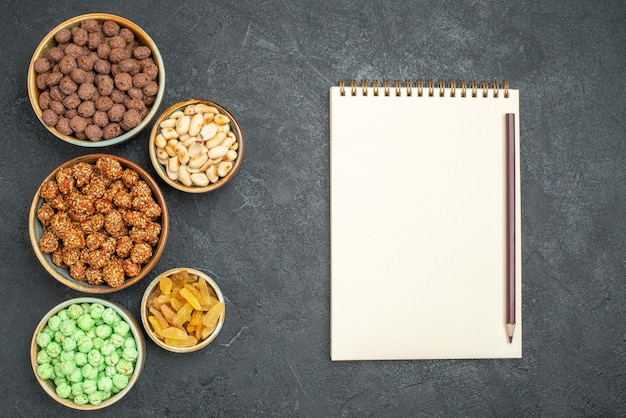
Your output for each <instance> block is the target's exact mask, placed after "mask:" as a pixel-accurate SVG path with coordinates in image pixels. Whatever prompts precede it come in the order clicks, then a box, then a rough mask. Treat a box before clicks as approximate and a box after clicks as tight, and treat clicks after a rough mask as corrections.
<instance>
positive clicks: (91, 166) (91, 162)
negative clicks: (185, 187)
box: [28, 154, 169, 294]
mask: <svg viewBox="0 0 626 418" xmlns="http://www.w3.org/2000/svg"><path fill="white" fill-rule="evenodd" d="M28 223H29V235H30V241H31V244H32V246H33V250H34V251H35V255H36V256H37V259H38V260H39V261H40V263H41V264H42V266H43V267H44V268H45V270H46V271H47V272H48V273H50V274H51V275H52V276H53V277H54V278H55V279H57V280H58V281H59V282H61V283H63V284H64V285H66V286H68V287H70V288H72V289H74V290H78V291H81V292H85V293H92V294H101V293H109V292H114V291H117V290H121V289H124V288H126V287H129V286H132V285H133V284H135V283H137V282H138V281H140V280H141V279H142V278H144V277H145V276H146V275H147V274H148V273H149V272H150V271H151V270H152V269H153V268H154V266H155V265H156V263H157V261H158V260H159V258H160V256H161V254H162V253H163V250H164V248H165V243H166V241H167V236H168V227H169V216H168V212H167V206H166V204H165V200H164V198H163V194H162V192H161V190H160V188H159V186H158V185H157V183H156V182H155V181H154V179H153V178H152V177H150V175H149V174H148V173H147V172H146V171H145V170H144V169H143V168H141V167H140V166H139V165H137V164H135V163H133V162H132V161H129V160H126V159H124V158H122V157H119V156H115V155H110V154H89V155H83V156H79V157H76V158H73V159H71V160H69V161H67V162H65V163H63V164H61V165H60V166H59V167H57V168H56V169H55V170H54V171H52V173H50V174H49V175H48V176H47V177H46V178H45V179H44V180H43V182H42V183H41V186H40V187H39V189H38V190H37V192H36V193H35V196H34V198H33V201H32V204H31V207H30V212H29V218H28Z"/></svg>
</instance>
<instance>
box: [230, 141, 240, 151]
mask: <svg viewBox="0 0 626 418" xmlns="http://www.w3.org/2000/svg"><path fill="white" fill-rule="evenodd" d="M228 149H230V150H233V151H237V150H238V149H239V142H235V143H234V144H233V145H231V146H230V148H228Z"/></svg>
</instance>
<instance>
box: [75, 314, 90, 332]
mask: <svg viewBox="0 0 626 418" xmlns="http://www.w3.org/2000/svg"><path fill="white" fill-rule="evenodd" d="M94 324H95V321H94V320H93V318H92V317H91V316H90V315H87V314H83V315H81V316H79V317H78V319H77V320H76V325H78V328H80V329H82V330H83V331H85V332H87V331H88V330H90V329H91V328H93V326H94Z"/></svg>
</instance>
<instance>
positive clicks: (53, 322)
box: [48, 315, 63, 331]
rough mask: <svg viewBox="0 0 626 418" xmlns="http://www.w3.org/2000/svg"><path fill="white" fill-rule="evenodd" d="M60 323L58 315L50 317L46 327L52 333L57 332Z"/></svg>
mask: <svg viewBox="0 0 626 418" xmlns="http://www.w3.org/2000/svg"><path fill="white" fill-rule="evenodd" d="M61 322H63V321H62V320H61V318H59V316H58V315H52V316H51V317H50V319H48V326H49V327H50V329H51V330H52V331H58V330H59V327H60V326H61Z"/></svg>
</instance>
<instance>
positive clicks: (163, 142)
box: [154, 134, 167, 148]
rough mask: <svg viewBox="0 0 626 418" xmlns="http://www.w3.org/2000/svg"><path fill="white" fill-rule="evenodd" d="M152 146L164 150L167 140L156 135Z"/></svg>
mask: <svg viewBox="0 0 626 418" xmlns="http://www.w3.org/2000/svg"><path fill="white" fill-rule="evenodd" d="M154 145H156V147H157V148H165V146H166V145H167V139H165V138H164V137H163V135H162V134H158V135H157V136H156V138H154Z"/></svg>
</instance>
